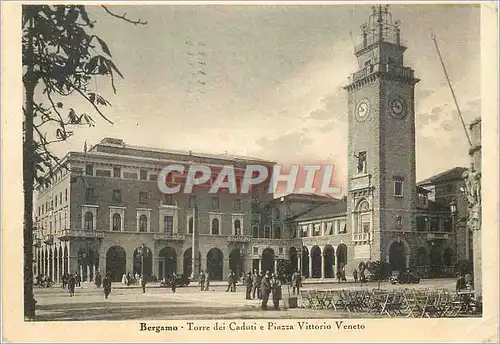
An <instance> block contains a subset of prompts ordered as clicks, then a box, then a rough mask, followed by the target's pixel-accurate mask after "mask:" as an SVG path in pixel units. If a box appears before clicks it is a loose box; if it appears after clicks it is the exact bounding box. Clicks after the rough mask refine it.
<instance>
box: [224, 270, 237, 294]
mask: <svg viewBox="0 0 500 344" xmlns="http://www.w3.org/2000/svg"><path fill="white" fill-rule="evenodd" d="M235 279H236V276H235V275H234V273H233V272H232V271H231V270H229V275H228V276H227V289H226V293H227V292H228V291H229V290H231V291H233V283H235V282H234V280H235Z"/></svg>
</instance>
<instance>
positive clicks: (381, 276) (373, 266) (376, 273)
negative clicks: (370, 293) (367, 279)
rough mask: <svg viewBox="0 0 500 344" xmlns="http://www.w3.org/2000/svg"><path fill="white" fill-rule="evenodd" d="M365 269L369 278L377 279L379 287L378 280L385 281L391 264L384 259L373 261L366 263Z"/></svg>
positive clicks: (389, 272)
mask: <svg viewBox="0 0 500 344" xmlns="http://www.w3.org/2000/svg"><path fill="white" fill-rule="evenodd" d="M366 269H367V270H368V271H369V272H370V274H371V279H372V280H373V281H378V286H379V288H380V282H382V281H387V279H388V278H389V277H390V275H391V265H390V264H389V263H387V262H385V261H380V260H377V261H373V262H368V263H366Z"/></svg>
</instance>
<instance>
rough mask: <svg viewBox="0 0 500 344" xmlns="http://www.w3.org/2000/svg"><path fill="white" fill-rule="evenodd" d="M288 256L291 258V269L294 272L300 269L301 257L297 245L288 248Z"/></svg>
mask: <svg viewBox="0 0 500 344" xmlns="http://www.w3.org/2000/svg"><path fill="white" fill-rule="evenodd" d="M288 257H289V260H290V270H291V272H292V273H294V272H295V271H298V270H299V257H298V252H297V249H296V248H295V247H293V246H292V247H290V249H289V250H288Z"/></svg>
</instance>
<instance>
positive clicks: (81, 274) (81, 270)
mask: <svg viewBox="0 0 500 344" xmlns="http://www.w3.org/2000/svg"><path fill="white" fill-rule="evenodd" d="M79 274H80V280H81V281H82V282H83V265H80V272H79Z"/></svg>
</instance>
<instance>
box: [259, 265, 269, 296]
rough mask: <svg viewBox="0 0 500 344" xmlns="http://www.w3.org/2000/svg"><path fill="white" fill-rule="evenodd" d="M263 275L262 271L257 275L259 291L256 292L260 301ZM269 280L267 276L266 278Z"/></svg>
mask: <svg viewBox="0 0 500 344" xmlns="http://www.w3.org/2000/svg"><path fill="white" fill-rule="evenodd" d="M264 276H265V273H264V271H261V272H260V274H259V289H258V290H257V294H258V297H259V299H260V300H262V279H263V278H264ZM268 279H269V276H268Z"/></svg>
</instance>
